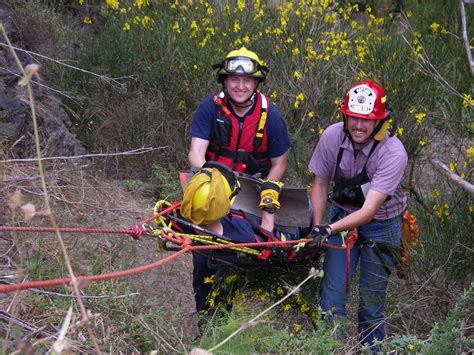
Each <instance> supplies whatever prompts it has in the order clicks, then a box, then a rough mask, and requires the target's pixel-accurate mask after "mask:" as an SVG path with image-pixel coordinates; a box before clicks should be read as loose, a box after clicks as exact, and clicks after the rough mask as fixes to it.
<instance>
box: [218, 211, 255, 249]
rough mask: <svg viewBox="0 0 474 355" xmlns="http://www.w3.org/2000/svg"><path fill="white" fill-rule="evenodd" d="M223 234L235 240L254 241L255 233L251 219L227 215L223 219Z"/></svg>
mask: <svg viewBox="0 0 474 355" xmlns="http://www.w3.org/2000/svg"><path fill="white" fill-rule="evenodd" d="M221 223H222V228H223V232H222V235H223V236H224V237H226V238H228V239H230V240H232V241H235V242H243V243H254V242H256V241H257V240H255V233H254V231H253V229H252V226H251V224H250V222H249V221H247V220H246V219H244V218H239V217H231V216H225V217H223V218H222V219H221Z"/></svg>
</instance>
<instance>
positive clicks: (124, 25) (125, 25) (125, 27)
mask: <svg viewBox="0 0 474 355" xmlns="http://www.w3.org/2000/svg"><path fill="white" fill-rule="evenodd" d="M122 30H124V31H130V24H129V23H128V22H125V23H124V24H123V27H122Z"/></svg>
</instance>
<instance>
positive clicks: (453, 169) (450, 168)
mask: <svg viewBox="0 0 474 355" xmlns="http://www.w3.org/2000/svg"><path fill="white" fill-rule="evenodd" d="M457 165H458V164H457V163H449V170H451V171H453V172H454V171H455V170H456V166H457Z"/></svg>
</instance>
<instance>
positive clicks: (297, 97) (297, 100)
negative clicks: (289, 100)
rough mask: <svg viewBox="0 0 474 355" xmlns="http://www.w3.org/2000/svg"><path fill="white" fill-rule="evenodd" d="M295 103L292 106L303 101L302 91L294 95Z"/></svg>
mask: <svg viewBox="0 0 474 355" xmlns="http://www.w3.org/2000/svg"><path fill="white" fill-rule="evenodd" d="M295 99H296V100H295V103H294V104H293V106H294V107H296V108H298V107H299V106H300V103H301V102H302V101H304V93H302V92H300V93H299V94H298V95H296V98H295Z"/></svg>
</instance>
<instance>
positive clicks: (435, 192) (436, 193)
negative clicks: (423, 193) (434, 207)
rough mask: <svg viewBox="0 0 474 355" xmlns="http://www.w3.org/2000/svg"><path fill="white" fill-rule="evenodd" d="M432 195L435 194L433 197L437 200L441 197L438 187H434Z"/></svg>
mask: <svg viewBox="0 0 474 355" xmlns="http://www.w3.org/2000/svg"><path fill="white" fill-rule="evenodd" d="M431 196H433V199H435V200H437V199H438V198H439V190H438V189H434V190H433V191H432V192H431Z"/></svg>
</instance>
